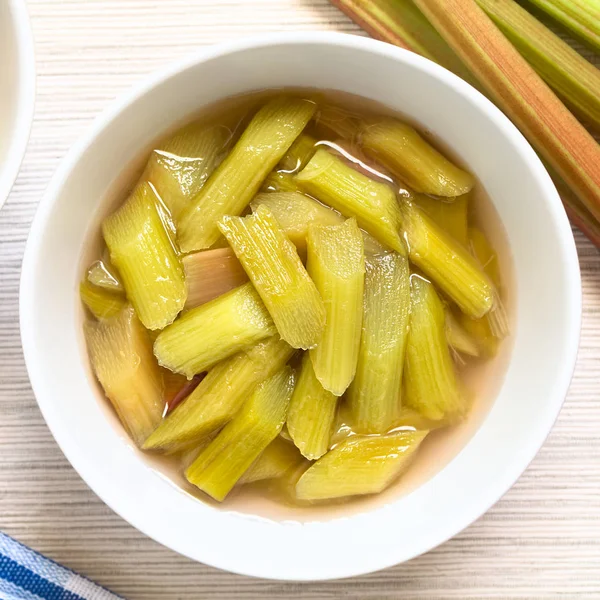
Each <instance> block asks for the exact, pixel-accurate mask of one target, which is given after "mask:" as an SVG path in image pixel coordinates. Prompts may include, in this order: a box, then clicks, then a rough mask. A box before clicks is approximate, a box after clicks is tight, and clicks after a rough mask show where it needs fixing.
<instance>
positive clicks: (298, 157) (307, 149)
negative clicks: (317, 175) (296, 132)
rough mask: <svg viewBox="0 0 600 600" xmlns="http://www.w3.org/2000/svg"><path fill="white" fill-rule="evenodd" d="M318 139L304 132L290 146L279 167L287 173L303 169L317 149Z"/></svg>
mask: <svg viewBox="0 0 600 600" xmlns="http://www.w3.org/2000/svg"><path fill="white" fill-rule="evenodd" d="M316 143H317V140H315V138H314V137H312V136H311V135H308V134H307V133H303V134H302V135H301V136H300V137H298V138H297V139H296V141H295V142H294V143H293V144H292V145H291V146H290V149H289V150H288V151H287V152H286V154H285V156H284V157H283V158H282V159H281V161H280V162H279V168H280V169H281V170H283V171H286V172H287V173H294V172H296V171H299V170H300V169H303V168H304V166H305V165H306V163H307V162H308V161H309V160H310V159H311V157H312V155H313V154H314V153H315V151H316V146H315V144H316Z"/></svg>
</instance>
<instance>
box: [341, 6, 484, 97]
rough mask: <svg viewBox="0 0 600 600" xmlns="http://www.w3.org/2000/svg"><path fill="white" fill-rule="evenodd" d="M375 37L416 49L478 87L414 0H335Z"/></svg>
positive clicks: (402, 46) (408, 48) (414, 50)
mask: <svg viewBox="0 0 600 600" xmlns="http://www.w3.org/2000/svg"><path fill="white" fill-rule="evenodd" d="M332 3H333V4H335V5H336V6H337V7H338V8H339V9H340V10H342V11H343V12H345V13H346V14H347V15H348V16H349V17H350V18H351V19H353V20H354V21H356V22H357V23H358V24H359V25H360V26H361V27H362V28H363V29H365V30H366V31H368V32H369V33H370V34H371V35H372V36H373V37H375V38H377V39H378V40H383V41H384V42H389V43H391V44H395V45H396V46H400V47H401V48H405V49H406V50H412V51H413V52H416V53H417V54H420V55H421V56H425V57H426V58H428V59H429V60H433V61H434V62H437V63H439V64H440V65H442V66H443V67H446V69H448V70H449V71H453V72H454V73H456V74H457V75H458V76H459V77H462V78H463V79H464V80H466V81H468V82H469V83H471V85H475V87H477V82H476V81H475V79H474V77H473V75H471V73H469V71H468V69H467V68H466V67H465V65H464V64H463V63H462V62H461V61H460V59H459V58H458V57H457V56H456V54H455V53H454V52H453V51H452V50H451V48H450V46H448V44H447V43H446V42H445V41H444V39H443V38H442V37H441V36H440V34H439V33H438V32H437V31H436V30H435V28H434V27H432V26H431V25H430V23H429V21H428V20H427V19H426V18H425V16H424V15H423V13H422V12H421V11H420V10H419V9H418V8H417V7H416V6H415V4H414V2H413V0H377V1H373V0H366V1H365V0H332Z"/></svg>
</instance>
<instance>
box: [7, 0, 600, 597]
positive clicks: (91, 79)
mask: <svg viewBox="0 0 600 600" xmlns="http://www.w3.org/2000/svg"><path fill="white" fill-rule="evenodd" d="M28 5H29V11H30V15H31V19H32V26H33V31H34V36H35V39H36V54H37V69H38V97H37V107H36V113H35V122H34V124H33V130H32V134H31V141H30V144H29V149H28V152H27V156H26V159H25V162H24V164H23V168H22V170H21V174H20V177H19V179H18V181H17V183H16V185H15V187H14V189H13V192H12V194H11V196H10V198H9V200H8V202H7V204H6V205H5V207H4V209H3V210H2V211H1V212H0V530H3V531H5V532H6V533H8V534H9V535H12V536H14V537H16V538H17V539H18V540H20V541H22V542H24V543H25V544H28V545H30V546H31V547H33V548H35V549H36V550H39V551H41V552H43V553H45V554H46V555H48V556H49V557H51V558H53V559H54V560H56V561H59V562H61V563H63V564H65V565H67V566H69V567H71V568H73V569H75V570H77V571H79V572H81V573H83V574H85V575H87V576H88V577H90V578H92V579H94V580H96V581H97V582H98V583H100V584H102V585H104V586H107V587H109V588H111V589H112V590H113V591H114V592H116V593H118V594H121V595H123V596H124V597H126V598H128V599H130V600H142V599H143V600H153V599H156V600H158V599H165V600H167V599H174V598H181V599H191V598H219V599H221V598H247V599H252V600H258V599H262V598H306V599H329V598H341V597H344V598H356V599H358V598H361V599H362V598H373V599H375V598H377V599H383V598H461V599H462V598H557V597H561V598H600V401H599V398H598V395H599V394H598V392H599V391H600V256H599V254H598V251H597V250H596V249H594V248H593V247H592V246H591V245H590V244H589V243H588V242H587V241H586V240H585V239H584V238H583V236H582V235H580V234H579V233H578V232H576V234H575V235H576V239H577V245H578V249H579V256H580V259H581V268H582V274H583V292H584V319H583V333H582V338H581V349H580V354H579V360H578V365H577V370H576V373H575V378H574V380H573V384H572V386H571V390H570V393H569V396H568V398H567V401H566V403H565V406H564V409H563V411H562V413H561V415H560V418H559V420H558V422H557V424H556V426H555V428H554V430H553V432H552V434H551V435H550V437H549V439H548V441H547V442H546V444H545V446H544V447H543V449H542V450H541V452H540V453H539V455H538V457H537V458H536V459H535V461H534V462H533V464H532V465H531V466H530V468H529V469H528V470H527V472H526V473H525V474H524V475H523V476H522V477H521V479H520V480H519V481H518V483H517V484H516V485H515V486H514V487H513V489H512V490H511V491H510V492H509V493H508V494H506V496H505V497H504V498H503V499H502V500H501V501H500V502H499V503H498V504H497V505H496V506H495V507H494V508H493V509H492V510H490V511H489V512H488V513H487V514H486V515H485V516H484V517H483V518H481V519H480V520H479V521H477V522H476V523H475V524H473V525H472V526H471V527H469V528H468V529H467V530H466V531H464V532H463V533H462V534H460V535H459V536H457V537H456V538H454V539H453V540H451V541H449V542H447V543H446V544H443V545H442V546H440V547H439V548H437V549H435V550H433V551H432V552H430V553H428V554H426V555H424V556H421V557H420V558H417V559H415V560H413V561H411V562H410V563H407V564H404V565H401V566H398V567H395V568H392V569H388V570H386V571H383V572H380V573H375V574H372V575H369V576H365V577H360V578H357V579H352V580H345V581H339V582H331V583H316V584H293V583H292V584H287V583H276V582H269V581H261V580H255V579H249V578H244V577H238V576H234V575H230V574H227V573H223V572H220V571H217V570H214V569H212V568H209V567H205V566H203V565H201V564H197V563H194V562H192V561H190V560H188V559H185V558H183V557H181V556H178V555H177V554H175V553H174V552H171V551H170V550H167V549H166V548H163V547H162V546H160V545H158V544H157V543H155V542H154V541H152V540H150V539H148V538H146V537H145V536H143V535H142V534H141V533H139V532H138V531H136V530H135V529H133V528H132V527H131V526H130V525H128V524H127V523H126V522H124V521H123V520H122V519H121V518H119V517H118V516H116V515H115V514H114V513H113V512H112V511H111V510H110V509H109V508H107V507H106V506H105V505H104V504H103V503H102V502H101V501H100V500H99V499H98V498H97V497H96V496H95V495H94V494H93V493H92V492H91V491H90V490H89V489H88V488H87V486H86V485H85V484H84V483H83V481H82V480H81V479H80V478H79V476H78V475H77V473H75V471H74V470H73V469H72V468H71V466H70V465H69V463H68V462H67V461H66V459H65V458H64V457H63V455H62V453H61V451H60V450H59V448H58V446H57V445H56V443H55V442H54V440H53V438H52V436H51V435H50V432H49V431H48V429H47V427H46V425H45V423H44V421H43V419H42V416H41V414H40V412H39V410H38V407H37V405H36V403H35V400H34V398H33V394H32V392H31V389H30V386H29V381H28V378H27V373H26V370H25V365H24V362H23V356H22V351H21V345H20V339H19V328H18V283H19V273H20V268H21V258H22V254H23V250H24V247H25V241H26V238H27V233H28V230H29V226H30V223H31V220H32V218H33V215H34V212H35V209H36V206H37V204H38V201H39V199H40V197H41V195H42V194H43V192H44V189H45V187H46V185H47V184H48V181H49V180H50V177H51V176H52V173H53V172H54V170H55V169H56V167H57V165H58V163H59V161H60V160H61V158H62V157H63V156H64V154H65V153H66V152H67V149H68V148H69V147H70V146H71V145H72V144H73V142H74V141H75V140H76V139H77V138H78V137H79V136H80V135H81V134H82V133H83V132H84V130H85V129H86V128H87V127H88V126H89V125H90V122H91V121H92V119H93V118H94V117H95V116H96V115H97V114H98V113H99V112H100V111H101V110H103V109H104V108H105V107H106V106H107V105H108V104H109V103H110V101H111V100H113V98H115V97H116V96H117V95H119V94H120V93H121V92H123V91H124V90H126V89H127V88H129V87H130V86H131V85H132V84H134V83H136V82H138V81H139V80H140V79H141V78H142V77H144V76H145V75H146V74H147V73H149V72H150V71H152V70H153V69H156V68H157V67H161V66H163V65H165V64H167V63H168V62H170V61H172V60H173V59H176V58H179V57H181V56H184V55H186V54H187V53H189V52H191V51H193V50H195V49H197V48H198V47H200V46H204V45H207V44H213V43H215V42H219V41H222V40H226V39H234V38H239V37H242V36H245V35H248V34H255V33H258V32H270V31H298V30H309V29H334V30H338V31H345V32H349V33H357V34H361V35H364V34H362V33H361V32H360V31H359V30H358V28H357V27H356V26H355V25H354V24H352V23H351V22H350V21H349V20H348V19H347V18H346V17H345V16H344V15H342V14H341V13H340V12H339V11H338V10H337V9H335V8H333V7H332V6H330V5H329V3H328V2H327V0H161V1H158V0H30V1H29V2H28ZM0 60H1V58H0ZM357 77H360V73H357ZM51 258H52V257H49V260H51ZM542 301H543V299H542ZM57 351H60V340H57ZM232 543H235V542H234V541H233V540H232Z"/></svg>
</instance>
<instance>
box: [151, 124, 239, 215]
mask: <svg viewBox="0 0 600 600" xmlns="http://www.w3.org/2000/svg"><path fill="white" fill-rule="evenodd" d="M231 138H232V131H231V129H230V127H229V125H228V124H214V125H208V124H206V123H192V124H191V125H187V126H186V127H183V128H182V129H180V130H179V131H177V132H176V133H175V134H173V135H172V136H171V137H169V138H167V139H166V140H164V141H163V142H161V143H160V144H159V145H158V147H157V148H155V149H154V150H153V151H152V154H151V155H150V158H149V159H148V164H147V165H146V169H145V171H144V173H143V175H142V178H141V179H142V181H149V182H150V183H151V184H152V185H153V186H154V189H155V190H156V191H157V192H158V195H159V196H160V197H161V198H162V200H163V202H164V203H165V204H166V206H167V208H168V209H169V211H170V213H171V216H172V218H173V220H174V221H175V222H176V223H177V221H178V219H179V217H180V215H181V213H182V212H183V211H184V210H185V209H186V208H187V207H188V206H189V204H190V202H191V200H192V199H193V198H194V197H195V196H196V195H197V194H198V192H199V191H200V190H201V189H202V186H203V185H204V184H205V183H206V180H207V179H208V177H209V175H210V174H211V173H212V172H213V171H214V169H215V168H216V167H217V165H218V164H219V162H220V161H221V159H222V155H223V153H224V152H225V150H226V149H227V146H228V144H229V142H230V141H231Z"/></svg>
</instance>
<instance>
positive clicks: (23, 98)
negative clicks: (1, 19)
mask: <svg viewBox="0 0 600 600" xmlns="http://www.w3.org/2000/svg"><path fill="white" fill-rule="evenodd" d="M8 9H9V13H10V14H11V16H12V23H13V27H14V32H15V38H16V42H17V51H18V53H19V60H18V75H19V90H18V92H17V114H16V118H15V119H14V127H13V131H12V134H11V139H10V143H9V147H8V148H7V152H6V156H7V159H6V160H5V161H4V164H3V167H2V170H1V171H0V208H2V206H3V205H4V203H5V202H6V200H7V199H8V196H9V194H10V192H11V190H12V187H13V185H14V183H15V181H16V179H17V176H18V175H19V170H20V169H21V165H22V163H23V159H24V158H25V151H26V150H27V144H28V142H29V135H30V133H31V126H32V123H33V114H34V108H35V92H36V70H35V50H34V41H33V33H32V30H31V22H30V20H29V14H28V12H27V7H26V5H25V0H8Z"/></svg>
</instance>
